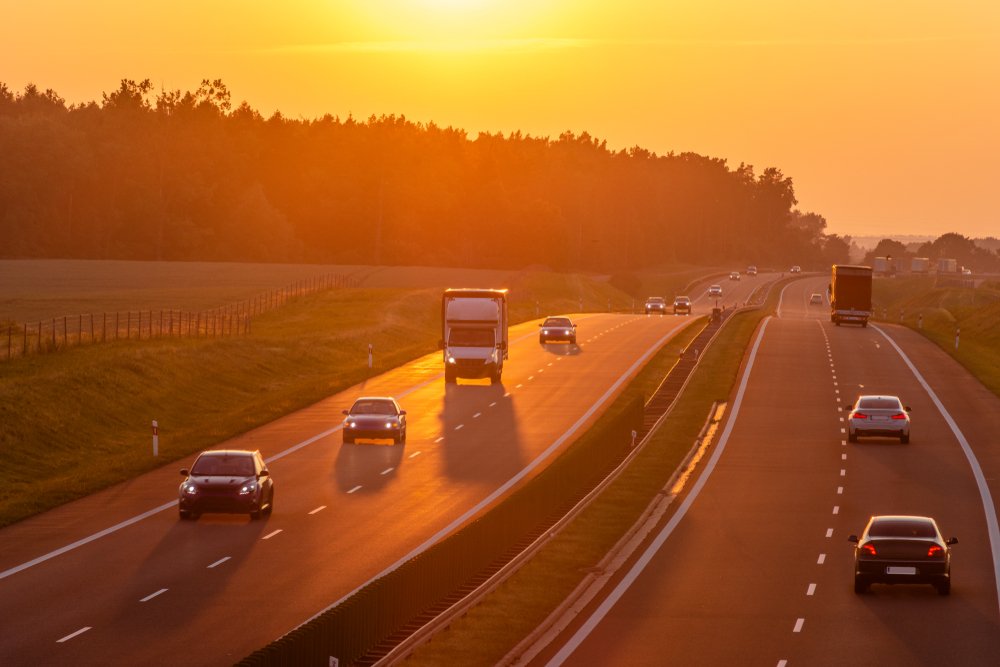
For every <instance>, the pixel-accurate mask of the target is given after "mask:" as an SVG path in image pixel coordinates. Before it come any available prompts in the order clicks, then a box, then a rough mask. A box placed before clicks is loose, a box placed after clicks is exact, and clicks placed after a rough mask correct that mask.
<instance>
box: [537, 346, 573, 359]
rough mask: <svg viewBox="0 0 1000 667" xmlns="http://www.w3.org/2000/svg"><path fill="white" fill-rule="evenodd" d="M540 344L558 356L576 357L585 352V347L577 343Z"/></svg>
mask: <svg viewBox="0 0 1000 667" xmlns="http://www.w3.org/2000/svg"><path fill="white" fill-rule="evenodd" d="M540 345H541V346H542V348H543V349H544V350H545V351H546V352H548V353H549V354H554V355H556V356H558V357H575V356H576V355H578V354H583V348H582V347H580V345H579V344H577V343H540Z"/></svg>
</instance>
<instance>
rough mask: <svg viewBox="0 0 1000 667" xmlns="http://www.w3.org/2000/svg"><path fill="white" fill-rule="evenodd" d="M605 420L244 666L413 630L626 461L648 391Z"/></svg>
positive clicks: (355, 653)
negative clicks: (522, 481)
mask: <svg viewBox="0 0 1000 667" xmlns="http://www.w3.org/2000/svg"><path fill="white" fill-rule="evenodd" d="M626 400H627V404H626V405H625V408H624V410H622V412H621V413H620V414H618V415H615V416H614V417H610V418H605V419H602V420H600V421H599V422H598V423H597V424H596V425H595V426H594V428H593V429H591V430H590V431H589V432H588V433H586V434H585V435H584V436H583V437H582V438H581V440H580V441H579V442H577V443H576V444H575V445H574V446H573V447H571V448H570V449H569V450H567V451H566V452H564V453H563V454H562V455H561V456H560V457H559V458H557V459H556V460H555V461H554V462H553V463H552V464H551V465H550V466H548V468H546V470H545V471H543V472H542V473H540V474H539V475H538V476H536V477H535V478H534V479H532V480H531V481H529V482H528V483H527V484H526V485H525V486H524V487H522V488H521V489H519V490H517V491H515V492H514V493H513V494H512V495H511V496H510V497H509V498H508V499H507V500H505V501H503V502H502V503H501V504H500V505H498V506H497V507H495V508H494V509H492V510H490V511H489V512H488V513H487V514H485V515H483V516H482V517H480V518H479V519H477V520H476V521H474V522H473V523H471V524H469V525H468V526H466V527H464V528H462V529H461V530H459V531H458V532H457V533H455V534H454V535H452V536H450V537H448V538H446V539H445V540H443V541H441V542H439V543H438V544H436V545H434V546H433V547H431V548H430V549H428V550H427V551H425V552H423V553H422V554H420V555H418V556H416V557H414V558H413V559H411V560H410V561H407V562H406V563H404V564H403V565H402V566H400V567H399V568H397V569H396V570H394V571H393V572H391V573H389V574H387V575H386V576H384V577H382V578H380V579H377V580H375V581H372V582H370V583H369V584H368V585H367V586H365V587H364V588H362V589H361V590H359V591H358V592H357V593H355V594H354V595H353V596H351V597H350V598H348V599H347V600H345V601H344V602H343V603H341V604H340V605H338V606H336V607H334V608H332V609H329V610H327V611H326V612H324V613H323V614H321V615H320V616H317V617H316V618H314V619H313V620H311V621H309V622H308V623H306V624H304V625H302V626H300V627H298V628H296V629H295V630H293V631H292V632H290V633H288V634H287V635H285V636H284V637H281V638H280V639H278V640H276V641H274V642H272V643H271V644H269V645H268V646H266V647H264V648H262V649H259V650H257V651H255V652H254V653H252V654H251V655H249V656H247V657H246V658H244V659H243V660H241V661H240V662H239V663H237V664H238V665H241V666H244V667H256V666H272V665H274V666H277V665H289V666H291V665H317V666H320V665H322V666H323V667H326V666H327V665H329V664H331V661H330V658H331V657H332V658H336V659H337V662H338V664H339V665H342V666H343V665H351V664H356V663H358V662H359V661H360V662H368V660H366V659H365V656H366V655H369V654H371V653H372V652H373V651H376V650H377V647H378V646H379V645H380V644H382V643H384V642H390V643H391V641H392V638H393V636H394V635H395V636H397V637H398V636H399V635H400V634H403V635H408V634H409V633H410V632H412V631H414V630H416V629H417V627H419V625H420V624H421V620H420V619H421V617H423V616H424V615H425V614H427V612H428V611H431V610H433V609H435V608H440V607H441V606H443V605H444V606H447V605H448V604H450V603H451V602H453V601H455V600H457V599H458V598H459V597H461V595H463V594H464V592H467V590H468V589H469V588H470V587H472V586H474V585H475V582H477V581H479V580H481V579H482V573H483V572H484V571H486V572H491V571H493V570H495V569H496V567H497V563H498V562H502V561H504V560H505V559H509V558H510V557H512V556H513V555H514V554H513V553H512V552H516V551H518V550H519V549H518V545H521V546H522V547H523V546H524V545H525V541H526V540H529V541H530V539H533V537H534V536H537V535H538V534H540V533H541V532H542V531H544V530H545V529H546V528H547V527H549V526H551V525H552V524H553V523H554V522H555V521H556V520H557V519H558V518H559V517H560V516H562V514H564V513H565V512H566V511H567V510H568V508H569V507H571V506H572V505H573V504H575V503H576V502H578V501H579V500H580V499H581V498H582V497H583V496H584V495H585V494H586V493H587V492H588V491H590V490H591V489H592V488H593V487H594V485H595V484H597V483H598V482H599V481H600V480H601V479H603V478H604V477H605V476H606V475H607V474H608V473H609V472H610V470H612V469H613V468H614V467H615V466H616V465H618V463H620V462H621V460H622V457H623V456H624V454H625V453H626V452H627V450H628V449H629V448H630V446H631V444H632V431H633V430H634V429H638V428H640V427H641V425H642V418H643V399H642V397H641V396H637V397H634V398H632V399H626Z"/></svg>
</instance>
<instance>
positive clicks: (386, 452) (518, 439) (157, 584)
mask: <svg viewBox="0 0 1000 667" xmlns="http://www.w3.org/2000/svg"><path fill="white" fill-rule="evenodd" d="M764 280H765V277H764V276H761V277H759V278H758V279H757V280H744V281H742V283H735V284H734V283H726V284H725V285H724V287H725V289H726V298H725V301H726V302H727V303H732V302H733V301H739V300H743V299H745V298H746V297H747V296H748V295H749V294H750V291H751V290H752V288H753V287H754V286H755V285H757V284H759V283H760V282H763V281H764ZM699 289H701V288H699ZM708 308H709V303H708V301H707V298H706V297H705V296H704V293H703V292H702V296H701V297H699V298H697V299H696V300H695V315H698V314H704V313H705V312H707V310H708ZM576 320H577V321H578V322H579V333H578V337H579V341H580V344H579V346H578V347H572V346H568V345H560V344H550V345H547V346H540V345H539V344H538V338H537V336H538V328H537V323H536V322H531V323H525V324H522V325H518V326H516V327H512V329H511V336H510V339H511V352H510V360H509V362H508V364H507V366H506V367H505V369H504V376H503V384H502V385H496V386H491V385H490V384H489V382H488V381H482V382H462V381H460V384H459V385H458V386H449V387H446V386H445V383H444V381H443V376H442V363H441V358H440V354H432V355H428V356H426V357H423V358H421V359H418V360H416V361H414V362H412V363H410V364H407V365H405V366H403V367H400V368H398V369H394V370H392V371H389V372H386V373H384V374H381V375H378V376H376V377H373V378H371V380H369V381H368V382H366V383H364V384H362V385H359V386H355V387H352V388H350V389H349V390H347V391H344V392H342V393H339V394H337V395H334V396H331V397H329V398H328V399H325V400H323V401H321V402H319V403H317V404H316V405H314V406H312V407H310V408H308V409H305V410H301V411H299V412H296V413H294V414H291V415H288V416H287V417H285V418H282V419H280V420H278V421H276V422H274V423H272V424H268V425H266V426H264V427H261V428H258V429H255V430H253V431H250V432H248V433H246V434H245V435H243V436H240V437H238V438H235V439H233V440H231V441H227V442H224V443H219V447H220V448H249V449H260V450H261V451H262V453H263V454H264V457H265V459H267V461H268V467H269V469H270V471H271V474H272V476H273V479H274V481H275V509H274V513H273V515H271V516H270V517H267V518H265V519H262V520H260V521H250V520H249V518H248V517H246V516H230V515H204V516H202V517H201V518H200V519H199V520H198V521H195V522H188V521H185V522H181V521H179V520H178V517H177V512H176V489H177V486H178V485H179V484H180V482H181V479H182V478H181V476H180V475H179V474H178V470H179V469H180V468H181V467H185V466H188V465H190V463H191V461H193V457H191V459H189V460H186V461H181V462H177V463H175V464H171V465H168V466H164V467H163V468H161V469H158V470H156V471H154V472H152V473H149V474H147V475H143V476H142V477H140V478H138V479H135V480H132V481H130V482H128V483H124V484H121V485H118V486H116V487H113V488H111V489H108V490H106V491H104V492H101V493H98V494H95V495H93V496H90V497H88V498H84V499H81V500H78V501H75V502H72V503H69V504H67V505H65V506H63V507H60V508H58V509H56V510H53V511H51V512H47V513H45V514H43V515H40V516H37V517H34V518H32V519H29V520H26V521H23V522H21V523H19V524H16V525H13V526H9V527H7V528H5V529H3V530H2V531H0V619H2V621H0V630H2V631H0V664H3V665H29V664H34V665H49V664H59V665H69V664H73V665H108V664H119V665H126V664H127V665H133V664H144V665H177V664H185V665H224V664H231V663H232V662H233V661H235V660H238V659H240V658H242V657H244V656H245V655H247V654H248V653H250V652H251V651H253V650H254V649H257V648H259V647H261V646H263V645H264V644H266V643H268V642H270V641H271V640H273V639H275V638H277V637H279V636H280V635H282V634H284V633H285V632H287V631H289V630H291V629H292V628H294V627H296V626H297V625H299V624H300V623H302V622H304V621H305V620H307V619H308V618H310V617H312V616H313V615H315V614H317V613H318V612H320V611H322V610H323V609H324V608H326V607H327V606H328V605H330V604H331V603H333V602H335V601H337V600H339V599H342V598H343V597H345V596H347V595H349V594H350V593H351V592H352V591H354V590H356V589H357V588H358V587H359V586H361V585H363V584H364V583H365V582H367V581H369V580H370V579H371V578H372V577H375V576H377V575H378V574H379V573H382V572H385V571H387V570H388V569H391V568H393V567H395V566H396V565H397V564H399V563H401V562H403V561H405V560H406V559H408V558H409V557H411V556H412V555H413V554H414V553H416V552H417V551H419V550H421V549H423V548H426V546H428V545H429V544H431V543H433V542H434V541H436V540H438V539H440V538H441V537H442V536H444V535H446V534H448V533H450V532H453V531H454V530H455V529H456V528H457V527H459V526H461V525H462V524H464V523H465V522H467V521H468V520H470V519H471V518H472V517H474V516H475V515H476V514H477V513H479V512H481V511H483V509H484V508H486V507H488V506H489V504H490V503H492V502H495V501H496V500H497V499H498V498H500V497H502V496H503V495H504V494H505V493H507V492H509V490H510V489H511V488H514V487H515V486H516V485H517V484H518V483H520V482H521V481H522V480H523V479H526V478H529V477H530V476H532V475H534V474H536V473H537V472H538V471H539V470H541V469H542V467H543V466H544V465H546V464H547V462H548V461H550V460H551V459H552V457H554V456H555V455H556V454H557V453H558V452H559V451H560V450H561V449H562V448H563V447H565V446H566V445H567V444H568V443H569V442H571V441H572V438H573V437H574V436H575V435H578V434H579V433H581V432H582V430H583V429H585V428H586V426H587V425H588V424H589V423H591V422H592V421H593V420H594V419H595V418H596V416H598V415H599V414H600V412H601V410H602V409H603V408H604V407H605V406H606V405H607V403H608V401H609V400H611V399H612V398H613V397H614V396H615V395H616V394H617V393H618V392H619V391H620V390H621V388H622V387H623V385H624V383H625V382H626V381H627V380H628V379H629V378H631V377H632V376H634V374H635V373H636V372H637V370H638V369H639V368H640V367H641V363H642V362H643V361H644V360H645V359H648V357H649V356H650V355H651V354H653V353H654V352H655V351H656V350H657V349H658V348H659V347H660V346H661V345H662V344H663V343H665V342H666V341H667V340H668V339H669V338H670V337H671V336H673V335H675V334H676V333H678V332H679V331H681V330H682V329H683V328H684V327H685V326H687V325H688V324H690V323H691V322H692V321H693V320H694V318H687V317H673V316H659V315H657V316H645V315H621V314H585V315H579V316H576ZM359 395H393V396H396V397H397V398H398V399H399V400H400V402H401V404H402V406H403V408H404V409H406V410H407V411H408V415H407V417H408V420H409V426H408V441H407V443H406V444H405V445H402V446H389V445H384V444H371V443H369V444H356V445H348V446H343V445H342V443H341V433H340V428H339V425H340V424H341V421H342V419H343V417H342V415H341V410H342V409H344V408H347V407H349V406H350V405H351V403H352V402H353V400H354V398H356V397H357V396H359ZM91 418H100V415H93V416H92V417H91ZM161 429H162V430H161V437H169V428H168V425H162V424H161ZM81 446H86V443H81Z"/></svg>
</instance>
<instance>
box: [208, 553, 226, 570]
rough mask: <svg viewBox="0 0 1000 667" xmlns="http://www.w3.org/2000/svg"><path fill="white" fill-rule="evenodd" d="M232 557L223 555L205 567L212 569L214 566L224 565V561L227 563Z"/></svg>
mask: <svg viewBox="0 0 1000 667" xmlns="http://www.w3.org/2000/svg"><path fill="white" fill-rule="evenodd" d="M230 558H232V556H223V557H222V558H220V559H219V560H217V561H215V562H214V563H212V564H211V565H209V566H208V567H207V568H205V569H206V570H211V569H213V568H216V567H219V566H220V565H222V564H223V563H225V562H226V561H227V560H229V559H230Z"/></svg>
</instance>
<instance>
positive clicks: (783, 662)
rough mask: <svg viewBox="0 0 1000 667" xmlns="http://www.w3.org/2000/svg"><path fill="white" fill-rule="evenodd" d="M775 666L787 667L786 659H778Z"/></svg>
mask: <svg viewBox="0 0 1000 667" xmlns="http://www.w3.org/2000/svg"><path fill="white" fill-rule="evenodd" d="M777 667H788V661H787V660H779V661H778V665H777Z"/></svg>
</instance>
